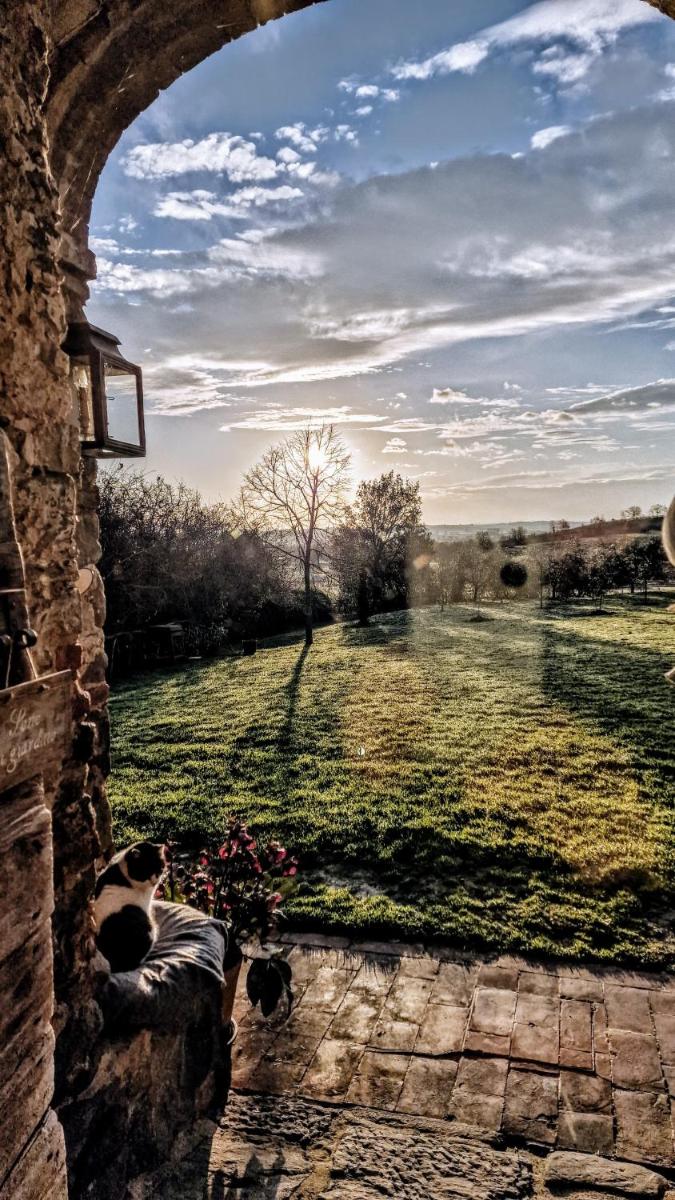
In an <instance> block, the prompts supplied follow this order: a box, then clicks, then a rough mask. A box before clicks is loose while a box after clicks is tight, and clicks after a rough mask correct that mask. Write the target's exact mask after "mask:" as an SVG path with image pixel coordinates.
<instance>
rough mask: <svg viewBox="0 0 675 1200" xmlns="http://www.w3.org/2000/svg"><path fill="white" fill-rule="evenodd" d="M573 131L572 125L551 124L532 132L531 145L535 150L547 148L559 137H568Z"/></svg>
mask: <svg viewBox="0 0 675 1200" xmlns="http://www.w3.org/2000/svg"><path fill="white" fill-rule="evenodd" d="M571 132H572V128H571V126H570V125H549V126H548V128H547V129H538V130H537V132H536V133H533V134H532V138H531V141H530V145H531V146H532V149H533V150H545V149H546V147H547V146H550V145H551V144H552V143H553V142H557V140H558V138H561V137H567V135H568V133H571Z"/></svg>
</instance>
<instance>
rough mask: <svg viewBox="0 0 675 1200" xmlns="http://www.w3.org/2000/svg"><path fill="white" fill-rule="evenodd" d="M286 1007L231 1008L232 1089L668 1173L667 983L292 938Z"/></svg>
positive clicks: (671, 1059)
mask: <svg viewBox="0 0 675 1200" xmlns="http://www.w3.org/2000/svg"><path fill="white" fill-rule="evenodd" d="M289 961H290V962H291V964H292V966H293V976H294V986H295V991H296V1004H295V1007H294V1010H293V1012H292V1014H291V1016H290V1019H288V1020H287V1021H285V1022H283V1023H281V1024H278V1023H277V1024H274V1023H270V1022H269V1021H265V1020H264V1019H263V1018H262V1017H261V1016H260V1014H259V1013H258V1012H257V1010H256V1011H253V1010H251V1009H250V1007H249V1006H248V1002H247V1001H246V998H245V995H244V993H243V988H242V990H241V992H240V994H239V996H238V999H237V1009H236V1015H237V1016H238V1019H239V1022H240V1030H239V1037H238V1040H237V1043H236V1044H235V1048H234V1061H233V1087H234V1088H235V1089H237V1090H239V1091H243V1092H251V1093H256V1094H260V1093H262V1094H277V1095H279V1094H282V1095H292V1096H296V1097H298V1096H299V1097H305V1098H306V1099H307V1100H308V1101H315V1102H319V1103H321V1104H328V1105H357V1106H364V1107H367V1108H370V1109H375V1110H379V1111H382V1112H385V1113H397V1114H401V1115H402V1114H405V1115H406V1116H411V1117H424V1118H435V1119H441V1120H443V1121H445V1122H449V1123H454V1124H456V1125H458V1126H459V1125H463V1126H470V1127H473V1128H474V1129H478V1130H481V1131H483V1132H484V1133H490V1134H497V1133H499V1134H501V1135H502V1136H503V1137H504V1138H505V1139H506V1140H507V1141H508V1142H509V1143H512V1144H514V1145H519V1144H520V1145H526V1146H532V1147H536V1148H541V1149H544V1150H553V1149H558V1150H566V1151H571V1150H573V1151H583V1152H590V1153H595V1154H600V1155H603V1156H606V1157H617V1158H619V1159H622V1160H625V1161H627V1162H634V1163H643V1164H648V1165H649V1166H652V1167H656V1168H659V1169H660V1170H663V1169H665V1170H666V1172H669V1171H670V1170H673V1169H675V1156H674V1148H673V1119H672V1116H673V1115H672V1113H671V1099H672V1096H673V1093H674V1092H675V978H672V977H667V976H657V975H649V974H642V973H640V974H638V973H631V972H617V971H609V970H602V969H598V970H590V969H585V968H579V967H572V966H561V965H557V964H548V965H544V966H542V965H540V964H536V963H532V962H527V961H525V960H521V959H514V958H501V959H499V960H497V961H490V962H488V961H483V960H478V959H474V960H461V961H460V960H459V959H458V958H457V956H456V955H454V957H453V956H451V953H450V952H448V954H444V953H442V952H438V953H436V952H434V953H433V954H431V953H429V954H427V953H425V952H424V950H423V948H422V947H421V946H404V945H395V944H380V943H361V944H356V943H349V942H348V941H347V939H339V938H334V939H329V938H322V937H319V936H313V935H305V937H303V938H299V939H298V938H296V939H295V942H294V944H293V946H292V948H291V950H290V954H289Z"/></svg>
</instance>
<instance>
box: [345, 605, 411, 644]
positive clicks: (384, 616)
mask: <svg viewBox="0 0 675 1200" xmlns="http://www.w3.org/2000/svg"><path fill="white" fill-rule="evenodd" d="M411 626H412V617H411V613H410V610H409V609H407V608H403V609H399V610H397V611H396V612H391V613H374V614H373V616H371V617H370V619H369V621H368V624H367V625H359V624H357V623H356V622H351V623H349V624H344V625H343V626H342V627H341V633H342V642H343V645H345V646H349V647H350V648H353V649H355V650H358V649H365V648H370V647H372V646H389V645H392V644H395V643H397V642H405V643H406V649H407V643H408V639H409V638H410V633H411Z"/></svg>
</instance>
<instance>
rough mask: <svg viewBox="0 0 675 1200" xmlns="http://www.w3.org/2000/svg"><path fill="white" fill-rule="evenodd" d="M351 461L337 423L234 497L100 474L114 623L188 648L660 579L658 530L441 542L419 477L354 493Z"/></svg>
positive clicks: (314, 433)
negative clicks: (557, 541) (171, 633)
mask: <svg viewBox="0 0 675 1200" xmlns="http://www.w3.org/2000/svg"><path fill="white" fill-rule="evenodd" d="M349 485H350V456H349V453H348V451H347V449H346V447H345V445H344V443H343V441H342V439H341V438H340V436H339V435H338V434H337V433H336V431H335V429H334V428H333V427H332V426H324V427H321V428H318V429H306V430H301V431H298V432H297V433H294V434H292V435H291V436H290V437H289V438H287V439H286V440H285V441H284V442H283V443H281V444H280V445H278V446H274V447H271V448H270V449H269V450H268V451H267V452H266V453H265V454H264V455H263V457H262V458H261V460H260V461H259V462H258V463H257V464H256V465H255V466H254V467H253V468H252V469H251V470H250V471H249V472H248V473H247V474H246V476H245V478H244V481H243V485H242V487H241V490H240V493H239V496H238V497H237V499H236V501H234V502H233V503H229V504H223V503H218V504H209V503H208V502H206V501H205V500H204V499H203V498H202V496H201V495H200V494H199V493H198V492H197V491H196V490H194V489H191V488H188V487H186V485H185V484H183V483H177V484H172V483H169V482H168V481H167V480H165V479H163V478H162V477H155V478H149V477H147V476H145V475H144V474H143V473H142V472H139V471H134V470H130V469H128V468H123V467H118V468H116V469H113V470H111V471H108V472H107V473H102V475H101V477H100V481H99V491H100V505H99V514H100V528H101V547H102V556H101V561H100V569H101V572H102V575H103V578H104V582H105V586H106V596H107V606H108V607H107V620H106V630H107V632H108V633H117V632H118V631H121V630H127V631H129V630H143V629H146V628H147V627H148V626H151V625H153V624H159V623H162V622H166V621H182V622H183V623H184V624H185V625H186V627H187V630H188V636H189V639H190V649H191V650H192V651H193V652H195V653H202V654H203V653H210V652H214V651H216V650H217V649H219V648H220V647H222V646H223V645H224V644H226V643H228V642H233V641H236V640H238V639H243V638H251V637H253V638H256V637H263V636H269V635H272V634H276V633H280V632H283V631H285V630H289V629H296V628H298V627H302V626H304V629H305V640H306V642H307V644H311V641H312V637H313V628H314V624H315V622H316V621H325V620H330V619H332V618H335V617H336V616H343V617H346V618H350V619H358V620H359V622H360V623H361V624H366V623H367V622H368V620H369V619H370V617H371V615H372V614H374V613H377V612H382V611H387V610H394V609H399V608H405V607H409V606H411V605H419V604H440V605H441V606H442V607H444V606H445V605H446V604H451V603H458V602H466V601H472V602H474V603H480V602H481V601H484V600H499V599H505V598H507V597H512V596H517V595H520V596H523V597H532V596H538V597H539V599H540V601H541V602H542V603H543V602H544V600H549V601H551V602H554V603H557V602H561V601H566V600H570V599H572V598H574V597H582V596H591V597H594V598H595V599H596V600H597V601H598V602H599V603H600V602H601V601H602V598H603V597H604V596H605V595H606V593H607V592H608V591H610V590H612V589H613V588H617V587H627V588H630V590H631V591H636V590H638V589H642V590H644V591H645V592H646V588H647V586H648V583H649V582H650V581H651V580H656V579H661V578H663V577H664V573H665V569H666V565H665V558H664V555H663V551H662V549H661V542H660V539H659V538H658V537H646V538H636V539H633V540H630V541H626V543H625V544H623V545H619V544H616V543H611V544H609V545H606V544H598V545H593V546H588V545H584V546H582V545H581V543H579V542H577V543H573V544H569V543H564V545H548V546H547V545H546V544H545V543H536V544H535V543H534V542H533V541H530V539H528V536H527V533H526V531H525V530H524V529H523V528H522V527H518V526H516V527H514V528H513V529H512V530H511V532H510V533H509V534H508V535H506V536H505V537H503V538H501V539H499V540H495V539H494V538H492V537H491V536H490V534H489V533H487V532H479V533H478V534H476V535H475V536H474V537H473V538H468V539H465V540H462V541H456V542H438V543H435V542H434V539H433V538H432V536H431V534H430V533H429V531H428V529H426V527H425V526H424V523H423V520H422V501H421V497H420V490H419V484H418V483H417V482H415V481H412V480H409V479H405V478H403V477H402V476H400V475H398V474H396V473H395V472H394V471H389V472H387V473H385V474H382V475H381V476H380V477H379V478H377V479H373V480H365V481H363V482H361V483H360V484H359V485H358V487H357V489H356V492H355V494H354V497H353V499H352V500H351V501H349V499H348V495H349Z"/></svg>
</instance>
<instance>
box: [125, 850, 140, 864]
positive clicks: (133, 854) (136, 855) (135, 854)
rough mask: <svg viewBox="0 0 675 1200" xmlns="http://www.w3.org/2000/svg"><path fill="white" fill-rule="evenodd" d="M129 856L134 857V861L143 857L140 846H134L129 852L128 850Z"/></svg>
mask: <svg viewBox="0 0 675 1200" xmlns="http://www.w3.org/2000/svg"><path fill="white" fill-rule="evenodd" d="M127 857H128V858H131V859H133V861H134V862H136V861H137V860H138V859H139V858H140V857H141V852H140V850H139V849H138V846H132V847H131V850H129V852H128V855H127Z"/></svg>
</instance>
